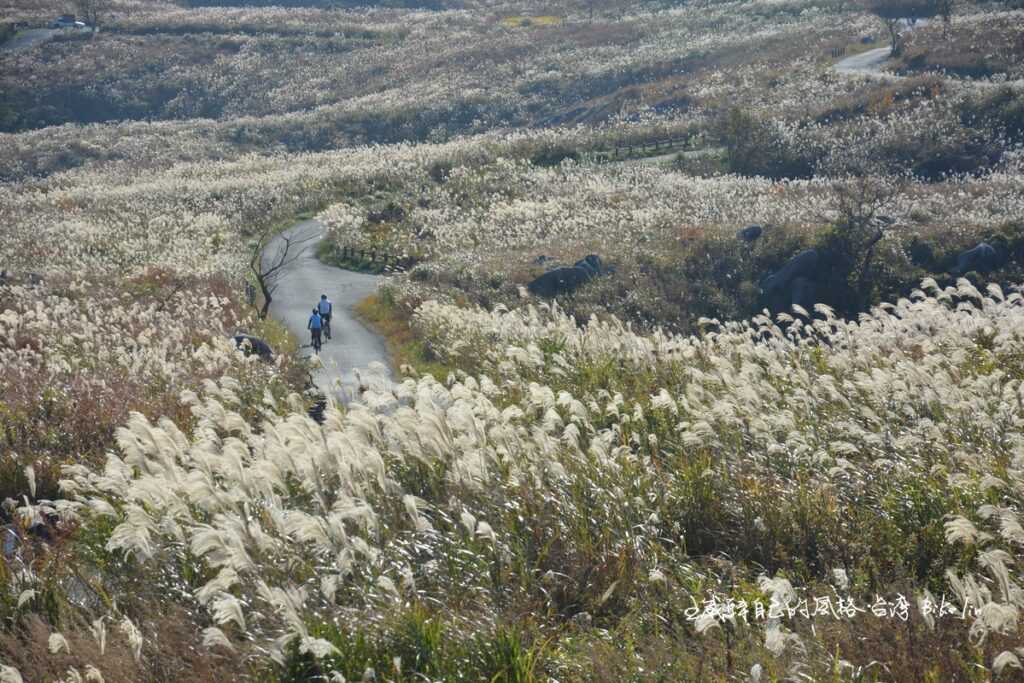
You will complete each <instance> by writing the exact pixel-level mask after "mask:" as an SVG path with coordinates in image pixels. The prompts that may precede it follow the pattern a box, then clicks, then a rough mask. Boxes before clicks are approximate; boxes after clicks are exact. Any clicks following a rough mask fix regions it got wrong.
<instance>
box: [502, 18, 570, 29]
mask: <svg viewBox="0 0 1024 683" xmlns="http://www.w3.org/2000/svg"><path fill="white" fill-rule="evenodd" d="M561 23H562V18H561V17H553V16H550V15H548V16H539V17H524V16H511V17H505V18H504V19H502V20H501V25H502V26H505V27H506V28H530V27H532V26H558V25H559V24H561Z"/></svg>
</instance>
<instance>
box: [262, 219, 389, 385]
mask: <svg viewBox="0 0 1024 683" xmlns="http://www.w3.org/2000/svg"><path fill="white" fill-rule="evenodd" d="M324 232H325V228H324V226H323V224H322V223H320V222H318V221H315V220H308V221H303V222H301V223H299V224H297V225H295V226H293V227H291V228H289V229H288V230H286V231H284V232H283V233H281V235H280V236H279V237H277V238H275V239H274V240H273V241H272V242H270V244H268V245H267V248H266V249H264V251H263V258H264V263H265V264H266V263H268V262H270V260H271V259H273V258H274V256H275V254H277V253H279V250H280V249H281V248H282V247H283V246H284V241H285V239H290V240H292V241H293V244H294V243H297V242H298V241H299V240H301V244H296V246H293V250H294V251H293V252H292V253H297V254H298V257H297V258H296V259H295V260H293V261H290V263H289V265H288V266H287V267H286V268H285V269H284V271H283V275H282V276H281V277H280V279H279V280H278V281H277V290H276V291H275V292H274V295H273V301H272V302H271V304H270V314H271V315H273V316H274V317H275V318H277V319H278V320H280V321H281V322H283V323H284V324H285V326H287V328H288V329H289V330H291V332H292V333H293V334H294V335H295V336H296V337H297V338H298V339H299V341H300V342H301V344H302V348H301V350H300V353H301V354H302V355H304V356H312V355H314V354H313V349H312V347H311V346H310V334H309V331H308V330H307V329H306V323H307V322H308V321H309V317H310V315H312V313H313V307H314V306H315V305H316V304H317V302H319V301H320V295H321V294H326V295H327V298H328V299H330V300H331V302H332V303H333V304H334V309H333V310H334V312H333V315H332V317H331V332H332V339H330V340H327V339H324V340H323V347H322V348H321V350H320V361H321V364H322V365H321V367H319V368H318V369H317V370H316V371H315V372H314V375H313V381H314V382H315V383H316V385H317V387H318V388H320V389H321V390H322V391H323V392H324V393H331V394H333V395H334V397H335V398H336V400H338V401H340V402H342V403H345V404H347V403H350V402H351V401H353V400H355V399H357V398H358V397H359V393H360V392H359V388H360V386H364V387H365V386H370V387H373V388H386V387H388V386H390V384H391V382H392V381H393V377H394V373H393V371H392V370H391V368H390V365H389V361H388V355H387V349H386V346H385V344H384V340H383V339H382V338H381V337H379V336H378V335H376V334H374V333H373V332H371V331H370V330H369V329H367V328H366V326H365V325H363V324H362V323H361V322H360V321H359V320H357V319H356V317H355V314H354V312H353V309H354V308H355V306H356V304H358V303H359V302H360V301H362V300H363V299H365V298H366V297H368V296H370V295H371V294H373V293H374V292H376V291H377V286H378V285H379V284H380V282H381V280H382V279H383V278H382V277H381V276H379V275H368V274H366V273H356V272H353V271H349V270H342V269H341V268H335V267H334V266H329V265H327V264H324V263H321V262H320V260H319V259H317V257H316V245H317V244H318V243H319V242H320V240H321V239H322V238H323V235H324ZM289 258H290V256H289Z"/></svg>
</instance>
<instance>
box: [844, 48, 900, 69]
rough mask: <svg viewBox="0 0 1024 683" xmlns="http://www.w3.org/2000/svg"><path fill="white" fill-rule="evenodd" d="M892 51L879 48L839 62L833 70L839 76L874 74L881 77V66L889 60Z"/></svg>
mask: <svg viewBox="0 0 1024 683" xmlns="http://www.w3.org/2000/svg"><path fill="white" fill-rule="evenodd" d="M891 53H892V49H891V48H889V47H879V48H876V49H874V50H868V51H867V52H862V53H860V54H859V55H853V56H852V57H847V58H846V59H843V60H840V61H838V62H836V63H835V65H833V68H834V69H835V70H836V71H838V72H839V73H841V74H876V75H882V65H883V64H885V62H886V61H887V60H888V59H889V55H890V54H891Z"/></svg>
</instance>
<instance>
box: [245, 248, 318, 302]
mask: <svg viewBox="0 0 1024 683" xmlns="http://www.w3.org/2000/svg"><path fill="white" fill-rule="evenodd" d="M318 237H319V235H317V234H316V233H314V234H311V235H296V236H291V237H290V236H288V235H276V236H275V234H274V231H273V230H270V229H267V230H264V231H263V232H262V233H260V234H259V236H258V237H257V238H256V240H255V241H254V242H253V243H252V256H251V258H250V259H249V271H250V272H251V273H252V275H253V278H255V280H256V284H257V285H259V288H260V293H261V294H262V295H263V305H262V306H261V307H260V313H259V315H260V319H263V318H266V317H267V312H268V311H269V310H270V304H271V302H272V301H273V300H274V291H275V290H277V285H278V283H279V280H280V279H281V276H282V275H284V274H285V271H286V270H287V269H288V267H289V266H290V265H291V264H292V263H294V262H295V261H296V260H297V259H298V258H300V257H301V256H302V253H303V251H304V249H305V246H306V244H307V243H308V242H310V241H312V240H315V239H317V238H318Z"/></svg>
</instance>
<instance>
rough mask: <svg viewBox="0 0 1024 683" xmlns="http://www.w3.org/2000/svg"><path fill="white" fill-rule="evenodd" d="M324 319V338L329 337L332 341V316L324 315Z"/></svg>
mask: <svg viewBox="0 0 1024 683" xmlns="http://www.w3.org/2000/svg"><path fill="white" fill-rule="evenodd" d="M322 317H323V326H324V336H325V337H327V339H328V340H330V338H331V314H330V313H328V314H327V315H324V316H322Z"/></svg>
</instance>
